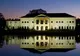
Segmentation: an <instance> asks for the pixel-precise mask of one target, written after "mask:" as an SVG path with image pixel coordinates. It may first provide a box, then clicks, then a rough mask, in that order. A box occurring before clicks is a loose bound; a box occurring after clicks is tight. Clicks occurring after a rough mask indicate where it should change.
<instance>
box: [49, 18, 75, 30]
mask: <svg viewBox="0 0 80 56" xmlns="http://www.w3.org/2000/svg"><path fill="white" fill-rule="evenodd" d="M51 21H53V23H50V28H53V29H59V26H60V27H62V26H63V29H67V26H68V27H70V26H71V29H72V26H73V27H74V29H75V26H76V20H75V18H74V17H52V18H50V22H51ZM62 21H63V23H62ZM70 21H71V23H70ZM72 21H74V23H72Z"/></svg>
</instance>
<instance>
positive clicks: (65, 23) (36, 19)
mask: <svg viewBox="0 0 80 56" xmlns="http://www.w3.org/2000/svg"><path fill="white" fill-rule="evenodd" d="M6 23H7V26H8V28H9V29H17V28H21V29H35V30H37V31H44V30H48V29H70V30H74V29H75V26H76V20H75V17H74V16H72V15H69V14H67V13H46V11H44V10H42V9H37V10H32V11H30V12H29V13H28V14H27V15H25V16H22V17H21V18H20V19H12V20H11V19H8V20H6Z"/></svg>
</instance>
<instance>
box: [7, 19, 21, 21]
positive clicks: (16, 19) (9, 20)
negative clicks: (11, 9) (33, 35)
mask: <svg viewBox="0 0 80 56" xmlns="http://www.w3.org/2000/svg"><path fill="white" fill-rule="evenodd" d="M6 21H20V19H6Z"/></svg>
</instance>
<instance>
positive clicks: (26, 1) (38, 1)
mask: <svg viewBox="0 0 80 56" xmlns="http://www.w3.org/2000/svg"><path fill="white" fill-rule="evenodd" d="M39 8H42V9H44V10H46V11H47V12H52V13H69V14H71V15H74V16H76V17H80V0H0V12H1V13H3V15H4V16H5V18H19V17H21V16H23V15H25V14H27V13H28V12H29V11H30V10H32V9H39Z"/></svg>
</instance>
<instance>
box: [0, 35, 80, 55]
mask: <svg viewBox="0 0 80 56" xmlns="http://www.w3.org/2000/svg"><path fill="white" fill-rule="evenodd" d="M53 39H56V40H53ZM51 41H52V42H56V43H57V44H59V45H66V46H67V43H68V42H67V41H70V46H71V45H73V46H72V47H74V48H72V49H71V50H68V51H65V50H60V49H57V50H55V49H53V50H51V51H47V50H48V49H49V47H50V45H53V46H54V43H53V44H51V43H50V42H51ZM36 42H39V44H38V45H39V46H40V47H39V46H36V45H37V44H36ZM41 42H43V43H41ZM45 42H48V43H47V44H45ZM58 42H59V43H58ZM25 45H26V47H25ZM45 45H46V47H45ZM66 46H65V47H66ZM32 47H35V49H36V48H37V49H36V51H35V50H33V49H34V48H33V49H29V50H28V48H32ZM41 47H42V48H41ZM61 47H62V46H61ZM68 47H69V46H68ZM66 48H67V47H66ZM38 49H41V50H42V51H43V49H45V52H40V51H39V50H38ZM56 51H57V52H56ZM39 52H40V53H39ZM0 56H80V44H79V35H78V36H46V35H35V36H20V35H5V36H1V38H0Z"/></svg>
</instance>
